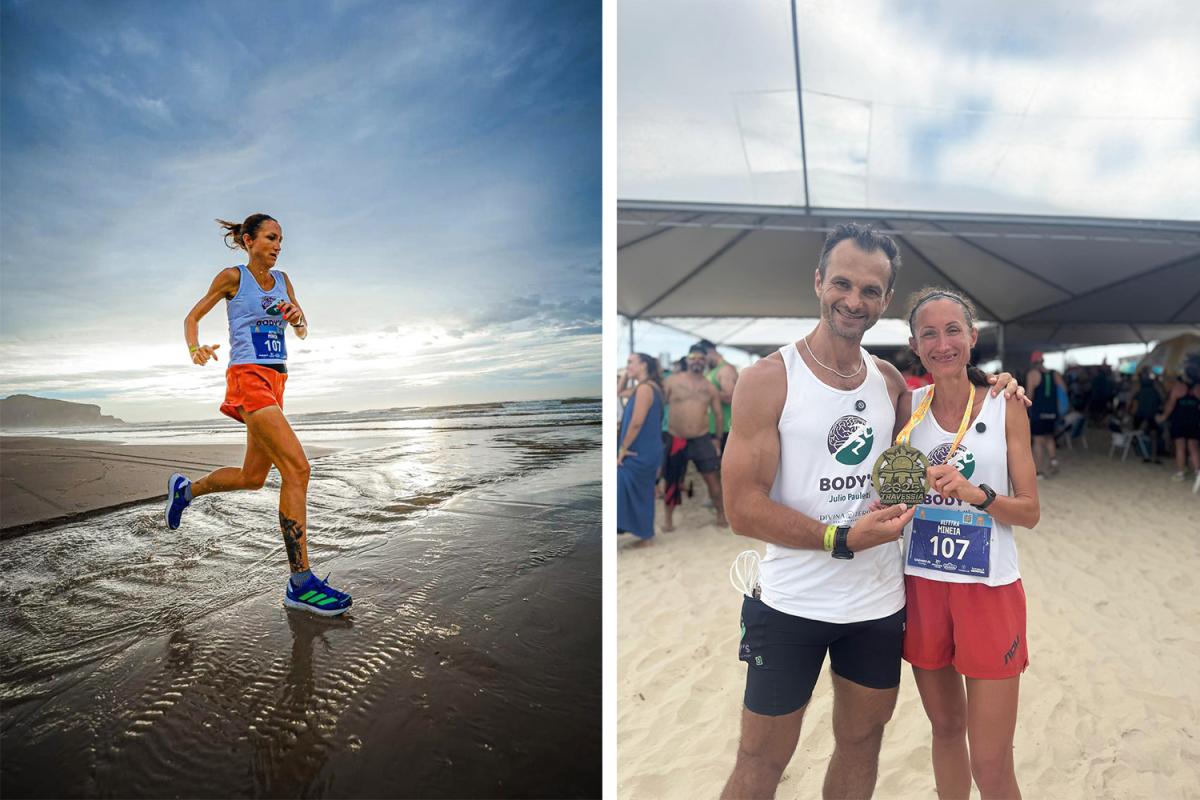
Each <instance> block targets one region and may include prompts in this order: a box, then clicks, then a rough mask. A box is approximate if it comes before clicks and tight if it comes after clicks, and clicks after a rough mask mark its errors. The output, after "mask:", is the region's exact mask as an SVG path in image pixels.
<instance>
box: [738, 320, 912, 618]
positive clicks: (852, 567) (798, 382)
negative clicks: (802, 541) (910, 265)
mask: <svg viewBox="0 0 1200 800" xmlns="http://www.w3.org/2000/svg"><path fill="white" fill-rule="evenodd" d="M779 352H780V354H781V355H782V356H783V363H784V365H785V366H786V368H787V400H786V402H785V403H784V405H783V413H781V414H780V415H779V469H778V471H777V472H776V475H775V483H774V485H773V486H772V487H771V495H770V496H771V499H772V500H774V501H775V502H777V503H780V504H782V505H785V506H788V507H789V508H794V509H795V510H797V511H799V512H800V513H801V514H804V515H805V516H806V517H811V518H813V519H815V520H818V521H820V522H821V523H822V524H824V525H829V524H833V523H836V524H838V525H849V524H850V523H851V522H853V521H854V520H855V519H857V518H858V517H860V516H862V515H863V514H865V513H867V509H868V507H869V506H870V505H871V502H872V501H873V500H874V499H875V490H874V488H872V486H871V470H872V468H873V467H874V465H875V459H877V458H878V457H879V456H880V454H882V453H883V451H884V450H886V449H887V448H888V447H889V446H890V445H891V437H892V430H893V428H894V427H895V424H896V409H895V406H894V405H893V404H892V398H891V395H889V394H888V389H887V382H886V381H885V380H884V378H883V375H881V374H880V373H879V368H878V367H876V366H875V361H874V359H872V358H871V356H870V354H869V353H867V351H866V350H862V351H861V352H862V357H863V358H864V359H866V372H867V377H866V380H864V381H863V382H862V384H861V385H860V386H859V387H858V388H857V389H851V390H849V391H847V390H843V389H835V388H833V387H832V386H828V385H826V384H824V383H822V382H821V381H820V380H818V379H817V377H816V376H815V375H813V373H812V370H810V369H809V368H808V365H807V364H805V363H804V359H803V358H801V357H800V353H799V351H798V350H797V349H796V345H795V344H794V343H793V344H789V345H786V346H784V347H782V348H780V350H779ZM759 576H760V580H761V583H762V601H763V602H764V603H766V604H767V605H768V606H770V607H771V608H774V609H776V610H777V611H782V612H784V613H785V614H791V615H793V616H797V617H805V618H806V619H814V620H820V621H822V622H837V623H844V622H863V621H866V620H872V619H880V618H882V617H887V616H890V615H892V614H895V613H896V612H897V611H899V610H900V609H901V608H903V607H904V572H903V564H902V560H901V550H900V544H899V542H890V543H888V544H885V545H880V546H878V547H871V548H868V549H866V550H862V551H860V552H857V553H855V554H854V558H852V559H847V560H840V559H836V558H831V557H830V555H829V553H828V552H827V551H825V550H799V549H795V548H791V547H782V546H780V545H775V544H768V545H767V553H766V556H765V557H764V558H763V560H762V564H761V565H760V568H759Z"/></svg>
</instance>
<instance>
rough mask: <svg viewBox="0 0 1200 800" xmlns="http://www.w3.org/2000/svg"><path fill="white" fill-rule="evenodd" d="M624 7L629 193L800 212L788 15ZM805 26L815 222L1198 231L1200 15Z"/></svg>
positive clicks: (1027, 3) (654, 343)
mask: <svg viewBox="0 0 1200 800" xmlns="http://www.w3.org/2000/svg"><path fill="white" fill-rule="evenodd" d="M618 6H619V16H618V21H617V23H618V28H619V36H618V48H617V49H618V75H619V78H620V80H619V82H618V112H619V129H618V154H619V159H618V196H619V197H620V198H621V199H625V200H661V201H677V202H678V201H682V202H688V201H692V202H709V203H737V204H752V205H753V204H761V205H791V206H802V205H804V203H805V199H806V198H805V193H804V181H803V172H802V165H803V159H802V158H801V145H800V134H799V118H800V116H799V111H798V108H797V101H796V69H795V63H794V56H793V43H792V37H793V25H792V18H791V9H790V3H789V2H788V0H654V2H643V1H642V0H618ZM796 10H797V23H796V25H795V32H796V37H797V41H798V43H799V52H800V71H801V78H802V84H803V89H804V91H803V100H804V122H805V124H804V129H805V145H806V148H805V149H806V152H807V161H808V183H809V194H810V197H809V198H808V199H809V201H810V202H811V204H812V205H814V206H818V207H839V208H853V209H859V208H872V209H891V210H934V211H952V212H980V213H1021V214H1053V215H1082V216H1099V217H1128V218H1149V219H1169V220H1198V219H1200V48H1198V47H1197V42H1200V3H1196V2H1194V1H1193V0H1147V1H1146V2H1139V3H1136V4H1134V3H1127V2H1119V0H1098V2H1089V3H1078V2H1073V0H1011V2H997V1H996V0H856V1H855V2H853V3H845V2H840V1H839V0H796ZM627 324H628V323H627V322H626V321H624V320H622V336H621V340H620V341H621V342H622V343H623V344H622V348H621V352H622V359H623V358H624V353H626V352H628V351H627V348H628V334H627V331H626V330H625V329H626V328H627ZM812 324H813V322H812V321H804V322H797V330H799V331H805V330H808V329H809V328H810V327H811V325H812ZM638 330H639V333H638V337H637V339H638V341H637V347H638V349H639V350H643V349H644V350H646V351H648V352H651V353H653V354H658V353H671V354H672V355H673V356H679V355H682V353H683V351H684V350H685V349H686V346H687V344H689V343H690V342H691V341H693V340H694V337H693V336H688V335H685V334H680V333H676V332H672V331H669V330H666V329H663V328H661V327H658V326H654V325H652V324H650V323H640V322H639V323H638ZM1088 357H1091V356H1090V355H1089V356H1088ZM1100 357H1103V356H1100ZM1100 357H1097V358H1096V361H1097V362H1098V361H1099V358H1100Z"/></svg>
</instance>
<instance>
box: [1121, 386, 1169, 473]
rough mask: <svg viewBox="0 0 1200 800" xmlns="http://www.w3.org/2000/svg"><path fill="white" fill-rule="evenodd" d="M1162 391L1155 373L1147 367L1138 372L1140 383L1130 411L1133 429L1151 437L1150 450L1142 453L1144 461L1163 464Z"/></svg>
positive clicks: (1130, 405) (1131, 402)
mask: <svg viewBox="0 0 1200 800" xmlns="http://www.w3.org/2000/svg"><path fill="white" fill-rule="evenodd" d="M1162 404H1163V400H1162V392H1161V391H1160V390H1159V386H1158V381H1157V380H1155V376H1154V373H1153V372H1152V371H1151V370H1150V369H1149V368H1147V367H1143V368H1142V369H1141V370H1140V371H1139V372H1138V385H1137V389H1136V390H1135V393H1134V395H1133V400H1131V401H1130V403H1129V413H1130V415H1131V416H1132V417H1133V429H1134V430H1135V431H1140V432H1141V433H1144V434H1146V436H1148V437H1149V438H1150V452H1148V453H1143V454H1142V461H1143V462H1145V463H1147V464H1148V463H1150V462H1151V461H1153V462H1154V463H1155V464H1161V463H1162V461H1161V460H1160V459H1159V457H1158V439H1159V436H1160V429H1159V424H1158V415H1159V414H1160V413H1162Z"/></svg>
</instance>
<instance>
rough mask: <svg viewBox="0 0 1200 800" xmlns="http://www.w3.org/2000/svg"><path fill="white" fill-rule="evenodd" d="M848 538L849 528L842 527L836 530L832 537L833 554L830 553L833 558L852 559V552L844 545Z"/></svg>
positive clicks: (846, 526)
mask: <svg viewBox="0 0 1200 800" xmlns="http://www.w3.org/2000/svg"><path fill="white" fill-rule="evenodd" d="M849 536H850V526H849V525H842V526H841V527H839V528H838V529H837V533H836V534H834V536H833V552H831V553H830V555H831V556H833V557H834V558H854V551H853V550H851V549H850V547H849V546H848V545H847V544H846V539H847V538H848V537H849Z"/></svg>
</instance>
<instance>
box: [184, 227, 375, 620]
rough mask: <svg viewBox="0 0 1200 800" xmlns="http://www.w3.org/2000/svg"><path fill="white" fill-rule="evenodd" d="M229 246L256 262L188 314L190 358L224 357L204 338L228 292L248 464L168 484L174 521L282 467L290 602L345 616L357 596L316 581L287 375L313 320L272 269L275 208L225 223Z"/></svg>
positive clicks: (235, 270)
mask: <svg viewBox="0 0 1200 800" xmlns="http://www.w3.org/2000/svg"><path fill="white" fill-rule="evenodd" d="M217 224H219V225H220V226H221V227H222V228H224V229H225V241H226V243H227V244H228V245H229V247H230V248H231V249H233V248H241V249H242V250H245V251H246V254H247V255H248V256H249V263H248V264H239V265H238V266H236V267H229V268H228V269H224V270H221V272H219V273H218V274H217V277H216V278H214V279H213V282H212V285H211V286H209V288H208V292H207V294H205V295H204V297H202V298H201V299H200V301H199V302H198V303H196V305H195V306H193V307H192V310H191V311H189V312H188V315H187V317H186V318H185V319H184V323H183V331H184V338H185V339H186V340H187V344H188V350H189V352H190V353H191V356H192V363H194V364H197V365H199V366H204V365H205V364H207V363H208V362H209V360H213V361H216V360H218V357H217V349H218V348H219V347H220V345H219V344H213V345H201V344H199V337H200V335H199V330H200V320H201V319H202V318H203V317H204V315H206V314H207V313H208V312H209V311H212V309H213V307H214V306H216V304H217V303H218V302H219V301H220V300H222V299H224V300H225V301H226V311H227V312H228V314H229V362H230V363H229V368H228V369H227V370H226V371H225V383H226V390H225V402H223V403H222V404H221V413H222V414H225V415H227V416H230V417H232V418H233V419H236V420H237V421H238V422H241V423H243V424H245V426H246V456H245V460H244V461H243V463H242V466H241V467H222V468H220V469H218V470H215V471H214V472H210V473H209V474H208V475H205V476H204V477H203V478H201V479H200V480H198V481H196V482H195V483H192V482H191V481H189V480H188V479H187V478H186V477H185V476H183V475H182V474H180V473H175V474H174V475H172V476H171V477H170V478H169V479H168V481H167V507H166V519H167V526H168V527H169V528H171V529H172V530H174V529H176V528H178V527H179V525H180V522H181V520H182V516H183V511H184V509H186V508H187V507H188V505H190V504H191V502H192V500H194V499H195V498H196V497H199V496H201V495H205V494H210V493H213V492H231V491H236V490H238V489H252V490H257V489H261V488H262V487H263V484H264V483H265V482H266V480H267V474H268V473H269V472H270V470H271V466H272V465H274V466H275V467H276V468H277V469H278V470H279V475H280V477H281V478H282V479H283V485H282V487H281V488H280V491H279V526H280V528H281V529H282V531H283V541H284V544H285V545H286V547H287V555H288V563H289V565H290V566H291V569H292V575H291V578H290V579H289V580H288V583H287V587H286V589H285V591H284V597H283V603H284V605H286V606H288V607H290V608H297V609H300V610H303V611H309V612H312V613H314V614H320V615H321V616H336V615H338V614H342V613H345V612H346V611H347V610H348V609H349V608H350V606H351V603H352V601H351V598H350V595H348V594H346V593H345V592H340V591H338V590H337V589H334V588H332V587H331V586H329V584H327V583H326V582H325V581H322V580H320V579H318V578H317V577H316V576H315V575H313V573H312V570H311V569H309V564H308V511H307V500H308V479H309V464H308V458H307V457H306V456H305V454H304V448H303V447H301V445H300V440H299V439H298V438H297V437H296V433H295V431H293V430H292V427H291V425H289V424H288V421H287V418H286V417H284V415H283V388H284V384H285V383H286V382H287V344H286V339H285V333H286V331H287V328H288V326H289V325H290V326H291V328H292V329H293V330H294V331H295V333H296V335H297V336H299V337H300V338H301V339H304V338H306V337H307V336H308V322H307V320H306V319H305V317H304V312H303V311H301V309H300V306H299V304H298V303H297V302H296V292H295V290H294V289H293V288H292V282H291V280H290V279H289V278H288V276H287V274H286V273H284V272H280V271H279V270H275V269H273V267H274V266H275V262H276V261H277V260H278V259H279V253H280V250H281V249H282V248H283V229H282V228H281V227H280V225H279V222H278V221H277V220H276V219H275V218H274V217H271V216H269V215H267V214H251V215H250V216H249V217H247V218H246V219H245V221H244V222H241V223H236V222H227V221H226V220H221V219H219V220H217Z"/></svg>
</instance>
